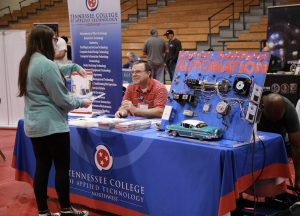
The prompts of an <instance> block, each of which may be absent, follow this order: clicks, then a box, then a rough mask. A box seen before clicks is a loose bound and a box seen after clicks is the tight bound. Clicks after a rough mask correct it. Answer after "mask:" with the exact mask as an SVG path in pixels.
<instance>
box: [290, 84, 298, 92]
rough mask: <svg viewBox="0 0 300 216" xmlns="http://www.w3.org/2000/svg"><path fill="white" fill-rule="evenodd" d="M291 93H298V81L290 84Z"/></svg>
mask: <svg viewBox="0 0 300 216" xmlns="http://www.w3.org/2000/svg"><path fill="white" fill-rule="evenodd" d="M290 93H291V94H296V93H297V84H296V83H291V84H290Z"/></svg>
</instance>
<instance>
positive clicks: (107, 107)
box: [93, 102, 111, 109]
mask: <svg viewBox="0 0 300 216" xmlns="http://www.w3.org/2000/svg"><path fill="white" fill-rule="evenodd" d="M93 106H95V107H99V108H106V109H111V106H104V105H97V103H96V102H94V104H93Z"/></svg>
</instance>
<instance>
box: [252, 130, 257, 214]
mask: <svg viewBox="0 0 300 216" xmlns="http://www.w3.org/2000/svg"><path fill="white" fill-rule="evenodd" d="M252 135H253V153H252V181H253V195H254V201H253V215H254V216H256V200H255V197H256V191H255V180H254V155H255V135H254V130H253V131H252Z"/></svg>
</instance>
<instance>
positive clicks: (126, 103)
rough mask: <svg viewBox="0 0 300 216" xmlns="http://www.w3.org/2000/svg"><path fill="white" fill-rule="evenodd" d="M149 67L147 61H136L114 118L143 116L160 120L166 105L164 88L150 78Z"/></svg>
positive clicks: (166, 92)
mask: <svg viewBox="0 0 300 216" xmlns="http://www.w3.org/2000/svg"><path fill="white" fill-rule="evenodd" d="M151 71H152V70H151V67H150V65H149V63H148V62H147V61H143V60H138V61H136V62H134V63H133V66H132V71H131V74H132V80H133V82H132V83H130V84H129V86H128V87H127V89H126V92H125V95H124V97H123V101H122V106H121V107H120V108H119V110H118V111H117V112H116V114H115V117H116V118H121V117H126V116H139V117H140V116H144V117H148V118H161V117H162V114H163V112H164V108H165V105H166V103H167V97H168V91H167V89H166V87H165V86H164V85H163V84H162V83H160V82H158V81H157V80H155V79H153V78H152V77H151Z"/></svg>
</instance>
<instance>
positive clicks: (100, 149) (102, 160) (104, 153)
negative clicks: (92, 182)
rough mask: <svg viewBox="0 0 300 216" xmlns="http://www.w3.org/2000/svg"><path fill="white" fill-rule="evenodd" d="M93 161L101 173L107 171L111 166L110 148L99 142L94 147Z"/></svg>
mask: <svg viewBox="0 0 300 216" xmlns="http://www.w3.org/2000/svg"><path fill="white" fill-rule="evenodd" d="M94 161H95V164H96V167H97V168H98V169H99V170H100V171H101V172H103V173H109V172H110V171H111V168H112V166H113V155H112V151H111V149H110V148H109V147H108V146H107V145H105V144H100V145H98V146H97V147H96V149H95V154H94Z"/></svg>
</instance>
